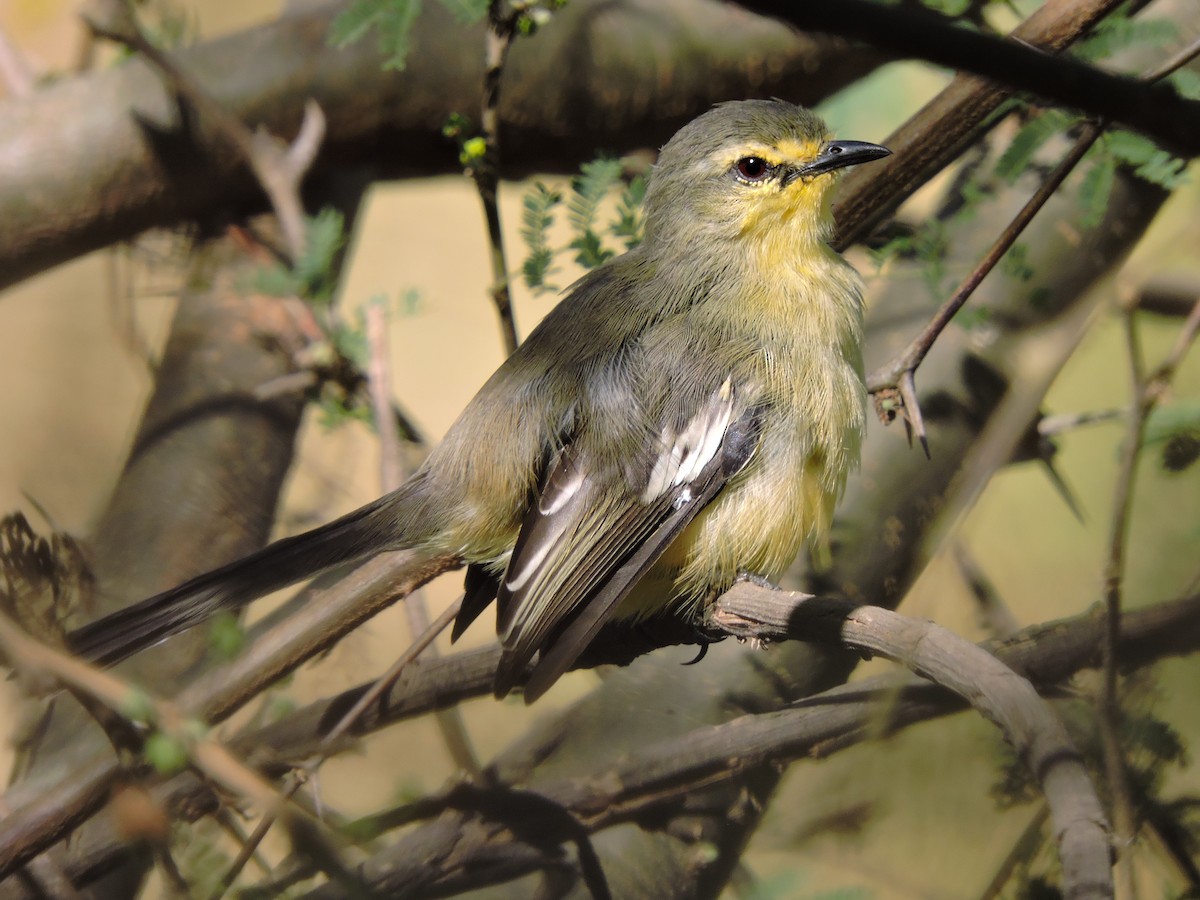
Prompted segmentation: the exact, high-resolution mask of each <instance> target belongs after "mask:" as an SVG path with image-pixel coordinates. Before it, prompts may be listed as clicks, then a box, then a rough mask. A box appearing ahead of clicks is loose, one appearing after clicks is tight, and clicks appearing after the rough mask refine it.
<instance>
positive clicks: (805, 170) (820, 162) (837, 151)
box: [799, 141, 892, 175]
mask: <svg viewBox="0 0 1200 900" xmlns="http://www.w3.org/2000/svg"><path fill="white" fill-rule="evenodd" d="M891 155H892V151H891V150H889V149H888V148H887V147H881V146H879V145H878V144H868V143H867V142H866V141H826V142H825V145H824V146H823V147H822V148H821V152H820V154H818V156H817V158H816V159H814V160H813V161H812V162H810V163H809V164H808V165H807V166H802V167H801V168H800V170H799V174H800V175H820V174H821V173H822V172H832V171H833V170H834V169H844V168H846V166H857V165H859V164H861V163H865V162H870V161H871V160H873V159H883V157H885V156H891Z"/></svg>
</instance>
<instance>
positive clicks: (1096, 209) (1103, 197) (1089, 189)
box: [1079, 155, 1117, 228]
mask: <svg viewBox="0 0 1200 900" xmlns="http://www.w3.org/2000/svg"><path fill="white" fill-rule="evenodd" d="M1116 177H1117V163H1116V160H1115V159H1113V157H1112V156H1109V155H1100V156H1099V157H1098V158H1097V157H1095V156H1093V158H1092V162H1091V165H1090V167H1089V168H1088V169H1087V171H1086V172H1084V174H1083V179H1082V180H1081V181H1080V182H1079V205H1080V206H1081V207H1082V212H1081V213H1080V216H1079V224H1080V225H1081V226H1082V227H1084V228H1095V227H1096V226H1097V225H1099V224H1100V220H1101V219H1103V218H1104V211H1105V210H1106V209H1108V197H1109V194H1111V193H1112V186H1113V182H1114V181H1115V180H1116Z"/></svg>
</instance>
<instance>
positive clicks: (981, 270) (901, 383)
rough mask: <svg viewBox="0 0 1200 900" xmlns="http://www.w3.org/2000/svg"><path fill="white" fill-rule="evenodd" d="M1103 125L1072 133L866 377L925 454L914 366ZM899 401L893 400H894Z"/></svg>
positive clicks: (888, 414) (882, 407)
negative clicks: (911, 330)
mask: <svg viewBox="0 0 1200 900" xmlns="http://www.w3.org/2000/svg"><path fill="white" fill-rule="evenodd" d="M1102 130H1103V126H1102V125H1101V124H1099V123H1096V122H1088V123H1087V124H1086V125H1085V126H1084V127H1083V131H1082V133H1081V134H1080V135H1079V137H1078V138H1076V140H1075V143H1074V144H1073V145H1072V147H1071V149H1070V150H1068V151H1067V153H1066V155H1065V156H1064V157H1063V158H1062V160H1061V161H1060V162H1059V164H1058V165H1057V166H1055V167H1054V170H1053V171H1052V172H1051V173H1050V174H1049V175H1047V176H1046V177H1045V179H1043V181H1042V183H1041V185H1040V186H1039V187H1038V189H1037V190H1036V191H1035V192H1034V194H1033V196H1032V197H1030V198H1029V200H1028V201H1026V203H1025V205H1024V206H1023V207H1021V211H1020V212H1018V213H1017V214H1016V216H1014V217H1013V219H1012V221H1011V222H1009V223H1008V225H1007V226H1006V227H1005V229H1004V231H1003V232H1001V233H1000V236H999V237H998V238H996V240H995V242H994V243H993V244H992V246H991V248H990V249H989V250H988V252H987V253H986V254H984V256H983V259H981V260H980V261H979V263H978V264H977V265H976V266H975V268H974V269H973V270H972V271H971V272H970V273H969V274H968V275H967V277H966V278H964V279H963V280H962V282H961V283H960V284H959V286H958V287H957V288H956V289H955V291H954V293H953V294H951V295H950V298H949V299H948V300H946V302H945V303H943V304H942V305H941V307H940V308H939V309H938V311H937V312H936V313H934V315H933V318H932V319H930V320H929V323H928V324H927V325H926V326H925V327H924V328H923V329H922V330H921V333H920V334H918V335H917V336H916V337H915V338H913V340H912V341H911V342H910V343H909V345H908V346H907V347H906V348H905V349H904V351H903V352H902V353H901V354H900V355H899V356H898V357H896V358H895V359H894V360H892V361H891V362H889V363H887V364H886V365H884V366H882V367H881V368H879V369H877V370H876V371H875V372H872V373H871V376H870V377H869V378H868V379H867V390H869V391H870V392H871V393H872V394H873V395H875V405H876V409H877V410H878V411H879V416H880V418H881V419H883V421H885V422H890V421H891V420H892V419H893V418H895V415H896V409H897V406H898V407H899V408H900V409H901V410H902V411H903V413H904V417H905V424H906V425H907V426H908V428H909V440H910V442H911V440H912V437H913V435H914V434H915V435H916V437H917V439H918V440H920V442H921V446H922V448H924V450H925V455H926V456H928V455H929V442H928V440H927V438H926V436H925V423H924V420H923V419H922V417H921V408H920V406H919V404H918V403H917V397H916V384H915V379H914V376H915V374H916V371H917V367H918V366H920V365H921V362H922V361H923V360H924V359H925V357H926V355H927V354H928V353H929V351H930V349H931V348H932V347H933V344H934V342H935V341H936V340H937V339H938V337H939V336H940V335H941V333H942V332H943V331H945V330H946V326H947V325H949V324H950V321H951V320H952V319H953V318H954V315H955V314H956V313H957V312H958V311H959V310H960V309H962V307H963V304H964V303H966V302H967V300H968V299H970V297H971V295H972V294H973V293H975V289H976V288H977V287H979V285H980V283H982V281H983V279H984V278H985V277H986V276H987V274H988V273H989V272H991V271H992V269H994V268H995V267H996V264H997V263H998V262H1000V259H1001V258H1002V257H1003V256H1004V254H1005V253H1006V252H1007V251H1008V249H1009V248H1010V247H1011V246H1012V245H1013V244H1014V243H1015V242H1016V240H1017V238H1018V237H1020V236H1021V233H1022V232H1023V231H1024V230H1025V228H1026V226H1028V225H1029V223H1030V222H1031V221H1032V220H1033V217H1034V216H1035V215H1037V213H1038V211H1039V210H1040V209H1041V208H1042V207H1043V206H1045V205H1046V202H1047V201H1048V200H1049V199H1050V198H1051V197H1052V196H1053V195H1054V192H1055V191H1057V190H1058V188H1059V187H1060V186H1061V185H1062V183H1063V182H1064V181H1065V180H1066V178H1067V176H1068V175H1070V174H1071V172H1072V171H1074V169H1075V167H1076V166H1077V165H1078V164H1079V161H1080V160H1081V159H1083V156H1084V154H1085V153H1087V151H1088V150H1089V149H1090V148H1091V146H1092V144H1094V143H1095V142H1096V139H1097V138H1099V137H1100V134H1101V132H1102ZM897 399H898V400H899V403H898V404H896V402H895V401H896V400H897Z"/></svg>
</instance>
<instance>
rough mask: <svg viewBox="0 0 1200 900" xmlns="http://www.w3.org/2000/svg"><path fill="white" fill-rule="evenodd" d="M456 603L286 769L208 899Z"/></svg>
mask: <svg viewBox="0 0 1200 900" xmlns="http://www.w3.org/2000/svg"><path fill="white" fill-rule="evenodd" d="M460 604H461V601H459V602H458V603H452V604H450V606H449V607H447V609H446V610H445V612H443V613H442V614H441V615H440V616H438V618H437V620H436V621H435V622H434V623H433V625H432V626H430V627H429V628H427V629H426V630H425V632H424V633H423V634H421V635H419V636H418V637H417V638H416V640H414V641H413V642H412V644H410V645H409V647H408V649H406V650H405V651H404V653H402V654H401V655H400V657H399V658H398V659H397V660H396V661H395V662H394V663H392V666H391V668H389V669H388V670H387V672H385V673H384V674H383V675H381V676H380V677H379V678H378V679H376V680H375V682H374V683H373V684H372V685H371V686H370V688H368V689H367V690H366V691H364V692H363V695H362V696H361V697H359V698H358V701H357V702H356V703H355V704H354V705H353V706H352V707H350V709H349V710H348V711H347V712H346V714H345V715H343V716H342V717H341V718H340V719H339V720H338V722H337V724H336V725H334V726H333V728H331V729H330V731H329V733H328V734H326V735H325V738H324V739H323V740H322V742H321V746H320V748H319V749H318V751H317V755H316V757H315V758H314V759H312V760H310V761H309V762H307V763H305V765H304V766H303V767H302V768H299V769H294V770H293V771H292V772H290V773H289V775H288V781H287V783H286V784H285V785H284V788H283V790H282V791H281V792H280V802H279V803H278V804H277V805H275V806H272V807H271V808H269V809H267V810H266V811H265V812H264V813H263V817H262V818H261V819H260V820H259V822H258V825H257V826H255V829H254V831H253V833H252V834H251V835H250V837H248V838H247V839H246V841H245V842H244V843H243V844H242V847H241V849H240V850H239V852H238V855H237V857H236V858H235V859H234V860H233V862H232V863H231V864H230V866H229V869H228V870H227V871H226V872H225V874H224V876H223V877H222V878H221V885H220V887H219V888H218V890H217V892H216V893H215V894H213V896H212V897H211V898H210V900H221V898H222V897H223V896H224V895H225V892H226V891H228V889H229V888H230V887H232V886H233V883H234V881H236V880H237V877H238V875H239V874H240V873H241V871H242V870H243V869H244V868H245V866H246V863H247V862H248V861H249V860H250V857H251V855H252V854H253V853H254V852H255V851H256V850H257V849H258V846H259V844H261V843H262V841H263V838H265V837H266V836H267V832H268V831H270V830H271V827H272V826H273V825H274V824H275V821H276V820H277V819H278V817H279V814H280V812H282V810H283V804H284V803H285V802H287V801H290V800H291V798H292V797H293V796H294V795H295V793H296V791H297V790H299V788H300V786H301V785H302V784H304V783H305V782H307V781H309V780H310V779H311V778H312V777H313V776H314V775H315V774H316V771H317V770H318V769H319V768H320V767H321V766H322V765H323V764H324V763H325V761H326V760H328V759H329V757H330V756H332V755H333V753H334V752H335V750H336V747H337V743H338V741H340V740H341V738H342V736H343V735H344V734H345V733H346V732H347V731H348V730H349V729H350V728H352V727H353V726H354V724H355V723H356V722H357V721H358V720H359V718H360V717H361V716H362V714H363V713H364V712H366V711H367V710H368V709H370V707H371V706H372V705H373V704H375V703H376V702H378V700H379V698H380V697H382V696H383V695H384V693H386V692H387V690H388V688H390V687H391V686H392V685H393V684H395V682H396V679H398V678H399V677H400V676H401V674H403V672H404V669H405V668H406V667H407V666H408V665H409V663H411V662H412V661H413V660H414V659H416V658H417V657H418V656H419V655H420V654H421V652H422V651H423V650H426V649H427V648H430V647H431V646H432V644H433V641H434V639H435V638H436V637H437V636H438V635H439V634H441V633H442V632H443V631H445V630H446V629H447V628H448V627H450V623H451V622H453V621H454V617H455V616H456V615H458V608H459V606H460Z"/></svg>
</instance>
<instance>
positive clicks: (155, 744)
mask: <svg viewBox="0 0 1200 900" xmlns="http://www.w3.org/2000/svg"><path fill="white" fill-rule="evenodd" d="M142 752H143V753H144V754H145V756H146V760H147V761H148V762H149V763H150V765H152V766H154V768H155V769H156V770H158V772H159V773H160V774H162V775H174V774H175V773H176V772H179V771H182V770H183V768H184V767H185V766H186V765H187V764H188V751H187V747H185V746H184V745H183V741H181V740H179V739H177V738H174V737H171V736H170V735H167V734H163V733H162V732H161V731H156V732H154V733H153V734H152V735H150V736H149V737H148V738H146V743H145V745H144V746H143V748H142Z"/></svg>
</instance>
